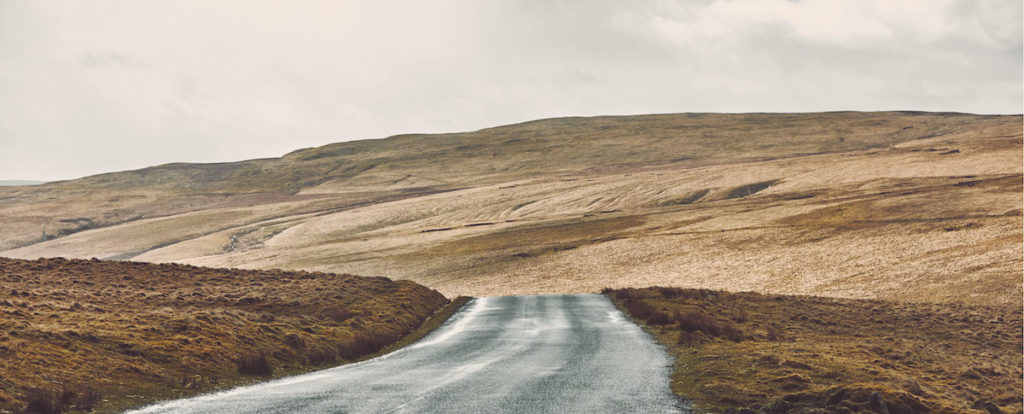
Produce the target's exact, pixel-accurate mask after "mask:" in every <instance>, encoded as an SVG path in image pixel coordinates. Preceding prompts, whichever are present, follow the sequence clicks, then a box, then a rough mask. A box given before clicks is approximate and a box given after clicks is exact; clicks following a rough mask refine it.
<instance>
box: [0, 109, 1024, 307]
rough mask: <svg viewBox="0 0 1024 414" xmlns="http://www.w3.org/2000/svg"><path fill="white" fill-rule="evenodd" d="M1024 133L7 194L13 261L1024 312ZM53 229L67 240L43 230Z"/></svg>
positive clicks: (786, 135)
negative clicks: (108, 262) (66, 260)
mask: <svg viewBox="0 0 1024 414" xmlns="http://www.w3.org/2000/svg"><path fill="white" fill-rule="evenodd" d="M1021 144H1022V134H1021V117H1020V116H978V115H967V114H951V113H920V112H879V113H859V112H837V113H818V114H677V115H649V116H628V117H597V118H564V119H550V120H541V121H534V122H527V123H523V124H517V125H508V126H502V127H497V128H490V129H485V130H480V131H475V132H468V133H455V134H440V135H402V136H396V137H392V138H387V139H380V140H363V141H352V142H344V143H338V144H331V145H327V146H324V147H319V148H312V149H304V150H298V151H295V152H292V153H290V154H287V155H285V156H283V157H281V158H275V159H262V160H251V161H244V162H238V163H224V164H169V165H163V166H157V167H152V168H147V169H143V170H137V171H127V172H119V173H111V174H103V175H98V176H92V177H86V178H82V179H79V180H72V181H64V182H55V183H47V184H44V185H40V186H33V187H10V188H0V200H2V203H0V228H3V229H4V231H3V234H2V235H0V255H3V256H8V257H18V258H34V257H43V256H65V257H80V258H88V257H99V258H105V259H132V260H140V261H152V262H180V263H188V264H196V265H204V266H227V267H237V268H281V269H289V270H299V269H302V270H311V271H328V272H345V273H356V274H370V275H385V276H388V277H392V278H407V279H411V280H414V281H417V282H420V283H424V284H426V285H428V286H431V287H435V288H437V289H439V290H440V291H441V292H442V293H445V294H446V295H449V296H454V295H460V294H469V295H494V294H512V293H554V292H594V291H597V290H599V289H600V288H602V287H629V286H641V285H667V286H677V287H701V288H714V289H725V290H733V291H736V290H752V291H759V292H764V293H782V294H811V295H821V296H833V297H846V298H883V299H894V300H906V301H940V302H965V303H974V304H1007V303H1018V304H1019V303H1021V297H1022V290H1021V275H1022V273H1024V269H1022V258H1021V256H1020V254H1019V253H1020V251H1021V248H1022V233H1021V228H1022V218H1021V214H1022V205H1021V204H1022V203H1021V195H1022V188H1021V187H1022V186H1021V183H1022V175H1021V173H1022V167H1021V165H1022V145H1021ZM44 226H45V234H44Z"/></svg>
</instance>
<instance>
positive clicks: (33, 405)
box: [25, 388, 64, 414]
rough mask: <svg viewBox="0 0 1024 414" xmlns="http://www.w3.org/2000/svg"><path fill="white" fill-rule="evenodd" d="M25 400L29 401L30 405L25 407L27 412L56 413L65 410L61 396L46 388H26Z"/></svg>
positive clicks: (34, 413) (33, 413)
mask: <svg viewBox="0 0 1024 414" xmlns="http://www.w3.org/2000/svg"><path fill="white" fill-rule="evenodd" d="M25 400H26V401H27V402H28V405H27V406H26V407H25V413H31V414H56V413H61V412H64V407H63V406H62V404H61V403H60V396H58V395H57V393H55V392H53V391H50V390H48V389H45V388H29V389H27V390H25Z"/></svg>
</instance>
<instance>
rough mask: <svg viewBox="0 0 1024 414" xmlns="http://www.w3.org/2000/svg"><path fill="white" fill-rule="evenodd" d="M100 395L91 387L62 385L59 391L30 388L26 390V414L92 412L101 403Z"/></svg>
mask: <svg viewBox="0 0 1024 414" xmlns="http://www.w3.org/2000/svg"><path fill="white" fill-rule="evenodd" d="M100 397H101V396H100V393H99V392H97V391H96V390H94V389H92V388H89V387H79V386H72V385H62V386H61V387H60V389H59V390H57V391H52V390H48V389H45V388H29V389H27V390H25V400H26V402H27V403H28V404H27V406H26V407H25V411H24V412H25V413H34V414H51V413H62V412H65V411H67V410H72V409H74V410H82V411H92V409H93V405H95V404H96V403H97V402H99V401H100Z"/></svg>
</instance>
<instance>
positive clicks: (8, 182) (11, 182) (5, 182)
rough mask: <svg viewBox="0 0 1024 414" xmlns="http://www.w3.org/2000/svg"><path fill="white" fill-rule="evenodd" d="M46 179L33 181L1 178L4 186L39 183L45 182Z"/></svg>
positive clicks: (0, 181) (1, 184) (0, 182)
mask: <svg viewBox="0 0 1024 414" xmlns="http://www.w3.org/2000/svg"><path fill="white" fill-rule="evenodd" d="M44 183H46V181H32V180H0V187H4V186H11V187H13V186H22V185H39V184H44Z"/></svg>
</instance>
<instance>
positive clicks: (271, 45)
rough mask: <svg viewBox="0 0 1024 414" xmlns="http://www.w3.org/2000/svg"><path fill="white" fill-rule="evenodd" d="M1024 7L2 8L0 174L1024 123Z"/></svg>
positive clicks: (473, 3) (470, 1)
mask: <svg viewBox="0 0 1024 414" xmlns="http://www.w3.org/2000/svg"><path fill="white" fill-rule="evenodd" d="M1022 13H1024V12H1022V2H1021V1H1020V0H1005V1H1001V0H986V1H970V0H923V1H914V0H905V1H904V0H878V1H874V0H797V1H793V0H749V1H748V0H705V1H699V0H685V1H684V0H680V1H671V0H658V1H655V0H652V1H602V0H576V1H558V0H495V1H478V0H465V1H453V0H431V1H416V0H410V1H390V0H377V1H326V0H325V1H309V0H292V1H284V0H281V1H261V0H222V1H210V0H195V1H193V0H167V1H161V0H150V1H135V0H122V1H111V0H90V1H75V0H66V1H57V0H0V179H30V180H58V179H70V178H76V177H81V176H85V175H91V174H96V173H102V172H110V171H120V170H127V169H135V168H142V167H146V166H151V165H157V164H163V163H168V162H221V161H236V160H242V159H250V158H262V157H277V156H281V155H283V154H285V153H287V152H290V151H293V150H295V149H299V148H306V147H312V146H318V145H324V144H327V143H331V142H338V141H348V140H354V139H365V138H382V137H386V136H390V135H395V134H402V133H439V132H457V131H471V130H477V129H481V128H486V127H492V126H497V125H502V124H509V123H516V122H523V121H528V120H534V119H540V118H552V117H562V116H594V115H629V114H645V113H677V112H816V111H832V110H864V111H870V110H903V109H907V110H926V111H958V112H971V113H985V114H992V113H999V114H1007V113H1009V114H1017V113H1021V112H1024V86H1022V78H1024V68H1022V66H1024V63H1022V62H1024V60H1022V39H1024V29H1022V20H1024V17H1022V16H1024V14H1022Z"/></svg>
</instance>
